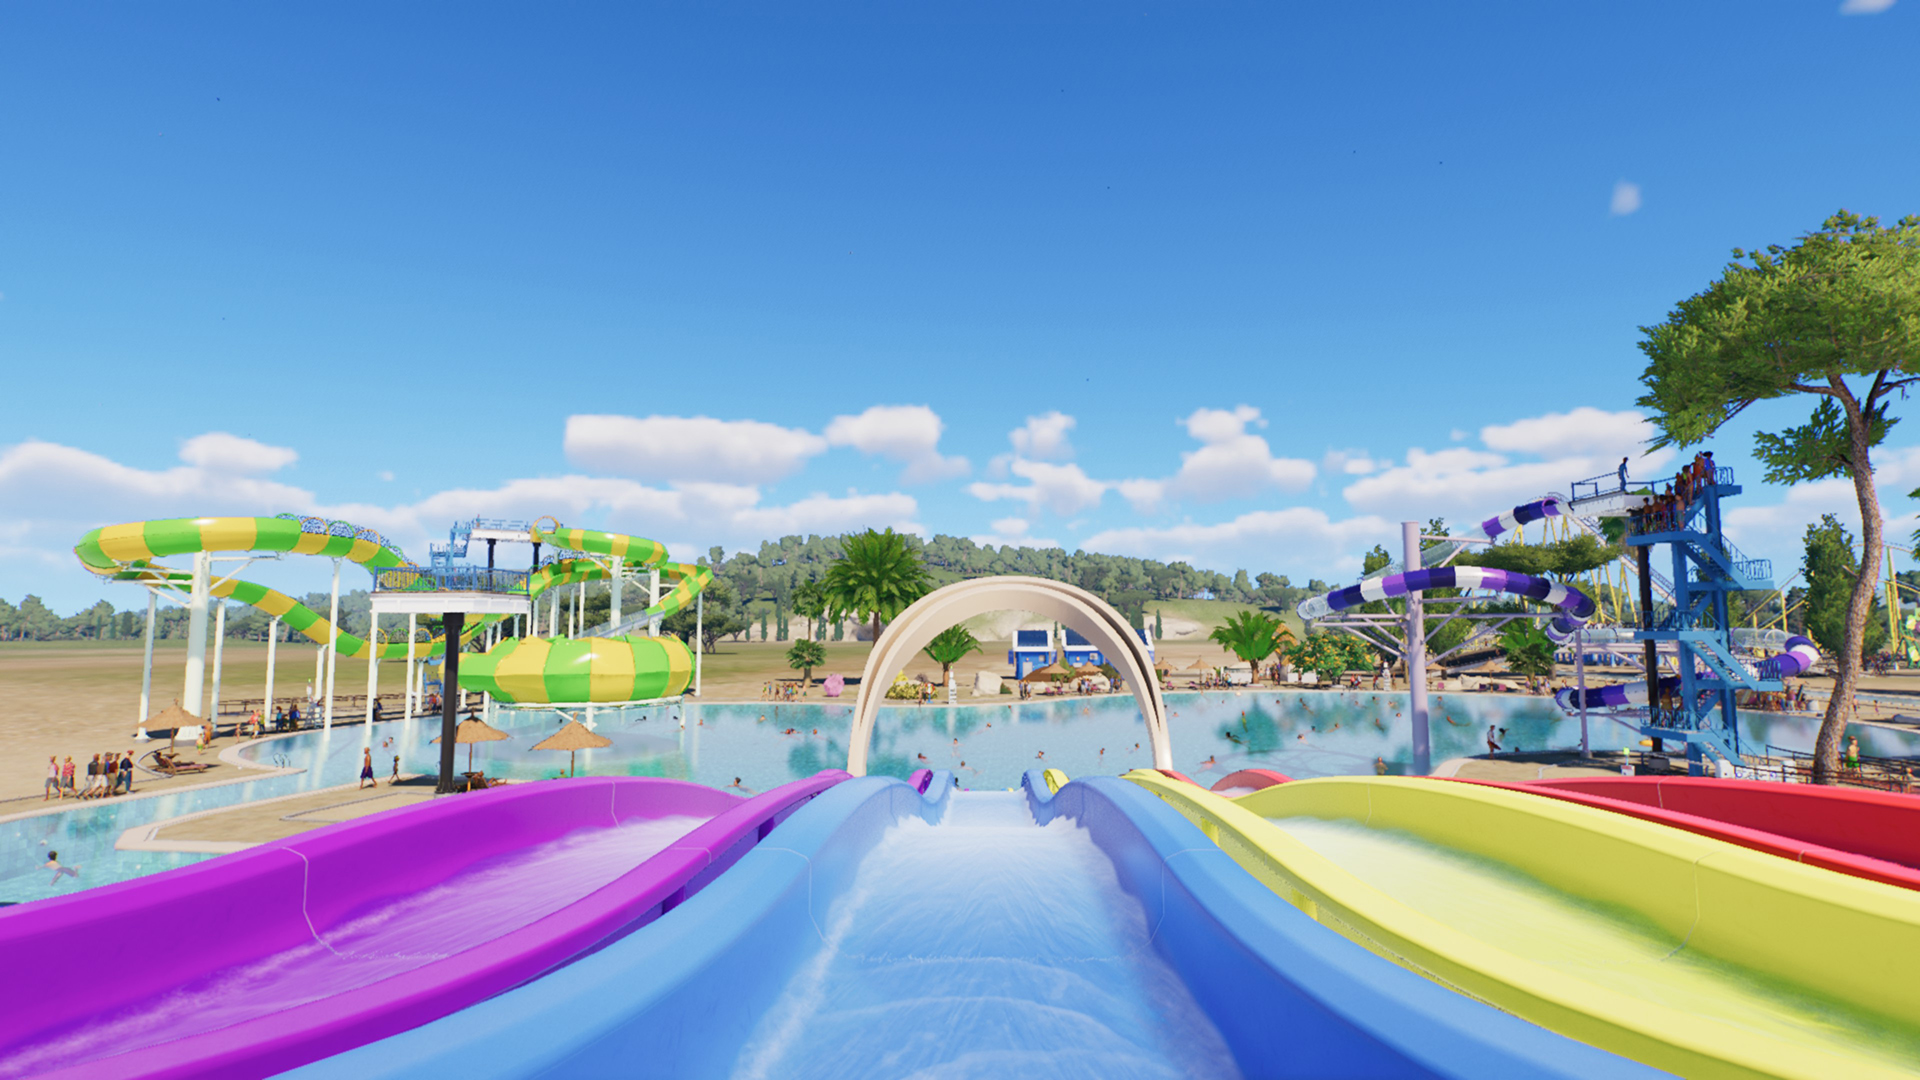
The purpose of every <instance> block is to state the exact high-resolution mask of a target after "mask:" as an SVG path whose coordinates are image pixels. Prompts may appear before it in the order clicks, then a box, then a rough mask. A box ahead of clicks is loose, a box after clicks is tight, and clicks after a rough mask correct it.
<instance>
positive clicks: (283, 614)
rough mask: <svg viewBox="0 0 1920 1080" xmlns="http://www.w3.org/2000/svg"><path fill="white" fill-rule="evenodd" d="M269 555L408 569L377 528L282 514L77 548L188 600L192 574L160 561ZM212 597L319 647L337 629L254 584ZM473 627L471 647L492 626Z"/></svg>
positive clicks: (167, 523) (120, 577)
mask: <svg viewBox="0 0 1920 1080" xmlns="http://www.w3.org/2000/svg"><path fill="white" fill-rule="evenodd" d="M203 551H205V552H231V553H237V554H244V553H247V552H271V553H277V554H279V553H284V554H293V555H322V556H327V557H330V558H338V559H346V560H347V561H349V562H352V563H355V564H357V565H360V566H364V567H366V568H367V569H368V570H372V571H377V570H387V569H394V568H398V567H403V566H406V565H408V559H407V557H406V555H405V554H404V553H402V552H401V551H400V549H399V548H398V547H397V546H395V545H393V544H392V543H390V542H389V541H388V540H387V539H386V537H384V536H381V535H380V534H379V533H377V532H375V531H373V530H372V529H364V528H361V527H359V526H357V525H354V524H352V523H350V522H345V521H328V520H326V519H324V518H316V517H300V516H297V515H294V514H282V515H280V516H279V517H204V518H161V519H158V520H154V521H134V522H129V523H127V524H124V525H107V526H103V527H101V528H98V529H94V530H93V531H91V532H89V533H87V534H86V535H85V536H84V537H82V538H81V540H80V543H78V544H76V545H74V549H73V553H74V554H75V555H77V556H79V558H80V564H81V565H82V566H85V567H86V568H87V569H88V570H91V571H92V572H94V573H95V574H98V575H100V576H101V577H104V578H107V579H110V580H113V581H132V582H137V583H139V584H142V585H148V586H152V587H155V588H163V589H170V590H172V591H174V592H178V593H186V592H187V591H189V589H190V588H191V586H192V582H193V574H192V573H191V572H188V571H184V570H176V569H174V568H172V567H169V566H166V565H164V564H162V563H158V562H155V561H154V560H156V559H163V558H167V557H169V556H175V555H195V554H198V553H200V552H203ZM208 592H209V593H210V594H211V595H213V596H217V597H219V598H221V599H223V600H236V601H239V602H240V603H243V604H249V605H251V606H253V607H255V608H258V609H259V610H261V611H264V612H266V613H267V614H268V615H271V616H274V617H276V618H279V619H280V620H281V621H283V622H285V623H286V624H287V625H288V626H290V627H292V628H293V629H294V630H296V631H298V632H300V633H301V634H303V635H305V636H306V637H308V638H310V639H311V640H313V641H314V642H316V643H318V644H321V645H325V644H327V643H328V641H329V639H330V638H331V636H332V632H333V624H332V623H330V622H328V621H327V618H326V616H324V615H322V614H320V613H319V612H317V611H315V610H313V609H312V608H310V607H307V606H306V605H305V604H302V603H301V602H300V601H298V600H295V599H294V598H293V597H291V596H288V595H287V594H285V593H283V592H278V591H275V590H273V589H269V588H267V587H266V586H265V585H257V584H255V583H253V582H250V581H241V580H239V579H238V578H233V577H227V578H215V579H213V580H212V581H211V582H210V583H209V586H208ZM497 618H498V617H497V616H493V617H490V618H489V619H486V620H475V621H474V622H472V623H470V624H469V625H468V627H467V630H466V632H465V633H464V634H463V635H462V636H461V640H462V642H463V643H464V642H466V641H471V640H472V639H473V637H474V635H476V634H478V633H479V632H480V631H481V630H482V629H483V628H484V627H485V626H486V625H487V623H488V622H489V621H493V620H495V619H497ZM336 647H337V648H338V649H339V654H340V655H341V656H345V657H362V656H366V655H367V654H368V645H367V640H366V639H365V638H362V637H359V636H357V635H354V634H349V633H347V632H346V631H345V630H341V631H340V632H339V638H338V642H337V645H336ZM378 648H379V656H380V659H382V660H405V659H408V658H410V657H412V658H419V657H431V656H438V655H440V654H441V653H442V652H444V651H445V650H446V642H445V641H432V642H413V643H409V642H404V641H395V642H387V643H384V644H381V645H380V646H379V647H378Z"/></svg>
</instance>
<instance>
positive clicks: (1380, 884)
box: [1127, 770, 1920, 1078]
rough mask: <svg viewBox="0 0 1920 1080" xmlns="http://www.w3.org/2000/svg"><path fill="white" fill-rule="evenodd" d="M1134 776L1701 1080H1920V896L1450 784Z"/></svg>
mask: <svg viewBox="0 0 1920 1080" xmlns="http://www.w3.org/2000/svg"><path fill="white" fill-rule="evenodd" d="M1127 779H1129V780H1132V781H1133V782H1135V783H1137V784H1140V785H1141V786H1142V787H1145V788H1147V789H1149V790H1150V791H1153V792H1154V793H1155V794H1157V795H1159V796H1160V797H1161V798H1162V799H1164V800H1166V801H1167V802H1168V803H1169V804H1171V805H1172V806H1173V807H1175V808H1176V809H1178V810H1179V811H1180V812H1181V813H1182V814H1184V815H1185V816H1186V817H1188V818H1189V819H1191V820H1192V821H1194V822H1195V823H1196V824H1198V825H1199V826H1200V828H1201V830H1202V831H1203V832H1205V833H1206V834H1207V835H1208V836H1209V837H1211V838H1213V840H1214V842H1215V843H1217V844H1219V845H1220V847H1221V849H1222V850H1224V851H1225V852H1226V853H1227V854H1228V855H1230V856H1231V857H1232V858H1233V859H1234V860H1235V861H1236V862H1238V863H1239V864H1240V865H1241V866H1243V867H1245V868H1246V869H1247V870H1248V872H1250V873H1252V874H1253V875H1254V876H1255V877H1256V878H1258V879H1259V880H1260V881H1261V882H1262V883H1264V884H1265V885H1267V887H1269V888H1271V889H1272V890H1273V891H1274V892H1276V893H1278V894H1280V895H1281V896H1282V897H1284V898H1286V899H1287V900H1289V901H1291V902H1292V903H1293V904H1294V905H1295V906H1297V907H1298V908H1300V910H1302V911H1304V912H1306V913H1307V914H1308V915H1310V916H1312V917H1313V918H1315V919H1317V920H1318V921H1320V922H1321V923H1323V924H1325V925H1326V926H1328V927H1329V928H1331V929H1333V930H1335V931H1337V932H1339V933H1341V934H1344V935H1346V936H1347V937H1348V938H1351V939H1352V940H1354V941H1356V942H1358V943H1360V944H1361V945H1364V946H1365V947H1367V948H1368V949H1371V950H1373V951H1374V952H1376V953H1378V954H1380V955H1382V956H1385V957H1387V958H1388V959H1391V960H1394V961H1395V962H1397V963H1400V964H1401V965H1403V966H1405V967H1408V968H1410V969H1412V970H1414V971H1417V972H1420V973H1421V974H1423V975H1426V976H1428V977H1429V978H1432V979H1434V980H1435V981H1437V982H1440V983H1442V984H1444V985H1447V986H1450V987H1453V988H1454V989H1456V990H1459V991H1460V992H1462V993H1465V994H1468V995H1470V996H1472V997H1475V998H1479V999H1481V1000H1483V1001H1486V1002H1489V1003H1491V1004H1493V1005H1495V1006H1498V1007H1499V1008H1502V1009H1505V1010H1507V1011H1509V1012H1512V1013H1514V1014H1516V1015H1519V1016H1522V1017H1525V1018H1526V1019H1528V1020H1531V1021H1533V1022H1534V1023H1537V1024H1540V1025H1541V1026H1543V1027H1548V1028H1551V1029H1553V1030H1555V1031H1558V1032H1561V1033H1562V1034H1565V1035H1568V1036H1571V1037H1573V1038H1576V1039H1580V1040H1582V1041H1584V1042H1588V1043H1591V1044H1593V1045H1595V1046H1599V1047H1603V1048H1605V1049H1608V1050H1611V1051H1614V1052H1615V1053H1619V1054H1623V1055H1625V1056H1628V1057H1632V1058H1636V1059H1638V1060H1640V1061H1643V1062H1646V1063H1647V1064H1649V1065H1653V1066H1655V1067H1658V1068H1662V1069H1667V1070H1669V1071H1672V1072H1674V1073H1677V1074H1679V1075H1682V1076H1689V1077H1763V1076H1764V1077H1801V1078H1815V1077H1821V1078H1826V1077H1892V1076H1912V1075H1914V1074H1915V1073H1916V1071H1920V984H1917V983H1916V980H1915V978H1914V976H1913V972H1914V970H1915V966H1916V962H1920V893H1915V892H1912V891H1909V890H1906V889H1899V888H1895V887H1893V886H1890V885H1884V884H1880V883H1878V882H1873V881H1867V880H1864V879H1861V878H1855V877H1850V876H1847V875H1844V874H1836V873H1833V872H1831V871H1827V870H1821V869H1817V868H1814V867H1809V866H1804V865H1801V864H1799V863H1795V862H1791V861H1789V860H1786V859H1782V858H1778V857H1776V856H1772V855H1764V854H1761V853H1759V852H1755V851H1749V850H1747V849H1745V848H1741V847H1736V846H1734V845H1732V844H1727V843H1723V842H1721V841H1717V840H1710V839H1707V838H1705V837H1701V836H1696V835H1694V834H1692V833H1685V832H1680V831H1678V830H1674V829H1669V828H1667V827H1665V826H1662V825H1655V824H1652V823H1650V822H1644V821H1640V820H1638V819H1635V818H1630V817H1625V816H1621V815H1616V814H1610V813H1607V812H1606V811H1603V810H1595V809H1591V808H1589V807H1585V806H1578V805H1575V804H1572V803H1566V802H1560V801H1558V800H1553V799H1544V798H1538V797H1535V796H1530V795H1526V794H1523V793H1520V792H1513V791H1505V790H1500V789H1497V788H1487V787H1480V786H1477V785H1470V784H1456V783H1453V782H1450V781H1444V780H1421V779H1410V778H1405V777H1364V778H1363V777H1352V778H1348V777H1331V778H1324V779H1317V780H1298V781H1293V782H1291V783H1286V784H1279V785H1276V786H1274V787H1270V788H1265V789H1263V790H1260V791H1257V792H1253V793H1251V794H1248V795H1243V796H1241V797H1239V798H1238V799H1233V800H1228V799H1223V798H1220V797H1219V796H1216V795H1213V794H1211V793H1209V792H1206V791H1202V790H1200V789H1199V788H1196V787H1194V786H1192V785H1190V784H1185V783H1181V782H1179V781H1176V780H1172V779H1169V778H1168V777H1165V776H1162V775H1160V774H1159V773H1156V772H1151V771H1145V770H1136V771H1135V772H1132V773H1129V774H1128V775H1127Z"/></svg>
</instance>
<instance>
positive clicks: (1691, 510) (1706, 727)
mask: <svg viewBox="0 0 1920 1080" xmlns="http://www.w3.org/2000/svg"><path fill="white" fill-rule="evenodd" d="M1682 475H1684V474H1682ZM1681 489H1682V484H1681V478H1680V477H1679V476H1676V477H1675V478H1674V481H1673V486H1672V488H1671V490H1673V491H1676V492H1677V491H1680V490H1681ZM1740 490H1741V489H1740V486H1739V485H1738V484H1736V483H1734V482H1733V470H1732V469H1725V468H1713V469H1712V470H1711V476H1710V477H1708V478H1707V479H1706V480H1705V481H1704V482H1701V483H1699V484H1697V485H1696V486H1695V487H1694V490H1693V492H1692V495H1691V498H1689V499H1687V500H1686V501H1685V502H1670V503H1668V504H1666V505H1665V506H1664V507H1662V506H1661V505H1660V504H1658V503H1656V504H1655V505H1652V506H1648V507H1646V508H1644V509H1642V510H1641V511H1639V512H1637V513H1633V514H1631V515H1629V516H1628V518H1627V537H1626V542H1627V545H1628V546H1629V547H1631V548H1639V549H1645V551H1646V556H1647V562H1648V563H1652V562H1653V561H1654V558H1655V553H1656V551H1657V549H1658V548H1659V547H1660V546H1662V545H1665V546H1666V547H1667V548H1668V549H1669V556H1670V559H1671V565H1672V581H1673V606H1672V607H1671V609H1669V610H1668V611H1667V612H1666V614H1665V617H1664V618H1662V619H1660V620H1659V622H1658V623H1657V624H1656V625H1653V626H1652V627H1651V628H1648V626H1647V623H1648V620H1649V618H1650V616H1649V613H1648V612H1647V611H1645V610H1643V611H1642V613H1641V619H1642V624H1641V625H1642V629H1641V630H1640V631H1639V632H1638V634H1636V637H1637V638H1638V640H1640V641H1643V642H1651V643H1657V642H1672V643H1673V647H1674V650H1675V656H1676V658H1677V660H1678V662H1679V671H1678V673H1677V678H1676V677H1674V676H1666V677H1664V678H1662V677H1660V672H1659V671H1658V666H1657V664H1656V665H1653V666H1654V670H1651V671H1649V672H1648V673H1647V675H1648V690H1649V693H1648V695H1647V714H1646V720H1645V722H1644V723H1643V724H1642V726H1641V729H1640V730H1641V733H1642V734H1643V735H1648V736H1651V737H1653V738H1655V739H1660V740H1665V741H1675V742H1681V743H1684V744H1685V746H1686V753H1687V771H1688V772H1689V773H1690V774H1692V775H1694V776H1700V775H1703V774H1710V773H1712V772H1713V771H1715V767H1716V765H1717V762H1716V761H1715V760H1712V759H1720V760H1724V761H1726V762H1727V763H1728V764H1730V765H1733V766H1735V767H1738V766H1740V765H1741V764H1742V761H1741V757H1740V726H1739V714H1738V707H1737V705H1736V702H1735V696H1736V694H1737V692H1738V691H1741V690H1753V691H1778V690H1781V689H1784V687H1783V685H1782V683H1781V682H1780V680H1779V679H1778V678H1777V677H1774V675H1773V673H1772V671H1770V670H1768V669H1767V668H1766V666H1764V665H1760V664H1755V663H1752V662H1749V661H1744V660H1741V659H1740V658H1739V657H1737V656H1735V655H1734V652H1733V638H1732V631H1731V628H1730V627H1729V624H1728V618H1727V593H1729V592H1731V591H1733V590H1736V589H1762V590H1771V589H1772V588H1773V563H1772V562H1771V561H1770V560H1767V559H1749V558H1747V557H1746V556H1745V555H1743V554H1741V552H1740V550H1739V549H1738V548H1736V547H1734V546H1733V544H1732V543H1730V542H1729V541H1728V540H1727V538H1726V537H1725V536H1724V535H1722V533H1721V528H1720V526H1721V517H1720V500H1722V499H1725V498H1729V497H1731V496H1735V495H1738V494H1740ZM1642 580H1643V581H1644V580H1645V578H1644V577H1643V579H1642ZM1642 588H1643V593H1642V595H1643V597H1644V596H1645V595H1646V594H1645V592H1644V589H1645V586H1643V587H1642ZM1647 652H1648V656H1649V659H1652V658H1653V655H1654V649H1653V648H1652V647H1649V648H1648V650H1647ZM1656 689H1657V692H1656Z"/></svg>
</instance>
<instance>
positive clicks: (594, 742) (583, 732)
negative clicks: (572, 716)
mask: <svg viewBox="0 0 1920 1080" xmlns="http://www.w3.org/2000/svg"><path fill="white" fill-rule="evenodd" d="M612 745H613V740H612V739H609V738H607V737H606V736H605V735H595V734H594V733H593V732H591V731H588V730H587V725H585V724H583V723H581V722H580V721H578V720H569V721H567V726H566V727H563V728H561V729H560V730H559V731H556V732H554V733H553V734H552V735H549V736H547V737H546V738H544V739H541V740H540V741H539V742H537V743H534V744H533V748H534V749H535V750H565V751H566V752H567V775H568V776H572V775H573V755H574V752H575V751H577V750H598V749H599V748H601V747H603V746H612Z"/></svg>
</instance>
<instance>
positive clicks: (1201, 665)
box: [1187, 660, 1213, 671]
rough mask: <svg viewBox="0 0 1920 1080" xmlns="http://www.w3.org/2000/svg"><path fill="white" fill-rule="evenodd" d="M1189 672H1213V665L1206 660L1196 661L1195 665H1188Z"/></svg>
mask: <svg viewBox="0 0 1920 1080" xmlns="http://www.w3.org/2000/svg"><path fill="white" fill-rule="evenodd" d="M1187 670H1188V671H1212V670H1213V665H1212V664H1209V663H1207V662H1206V661H1205V660H1195V661H1194V662H1193V663H1191V664H1188V665H1187Z"/></svg>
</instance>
